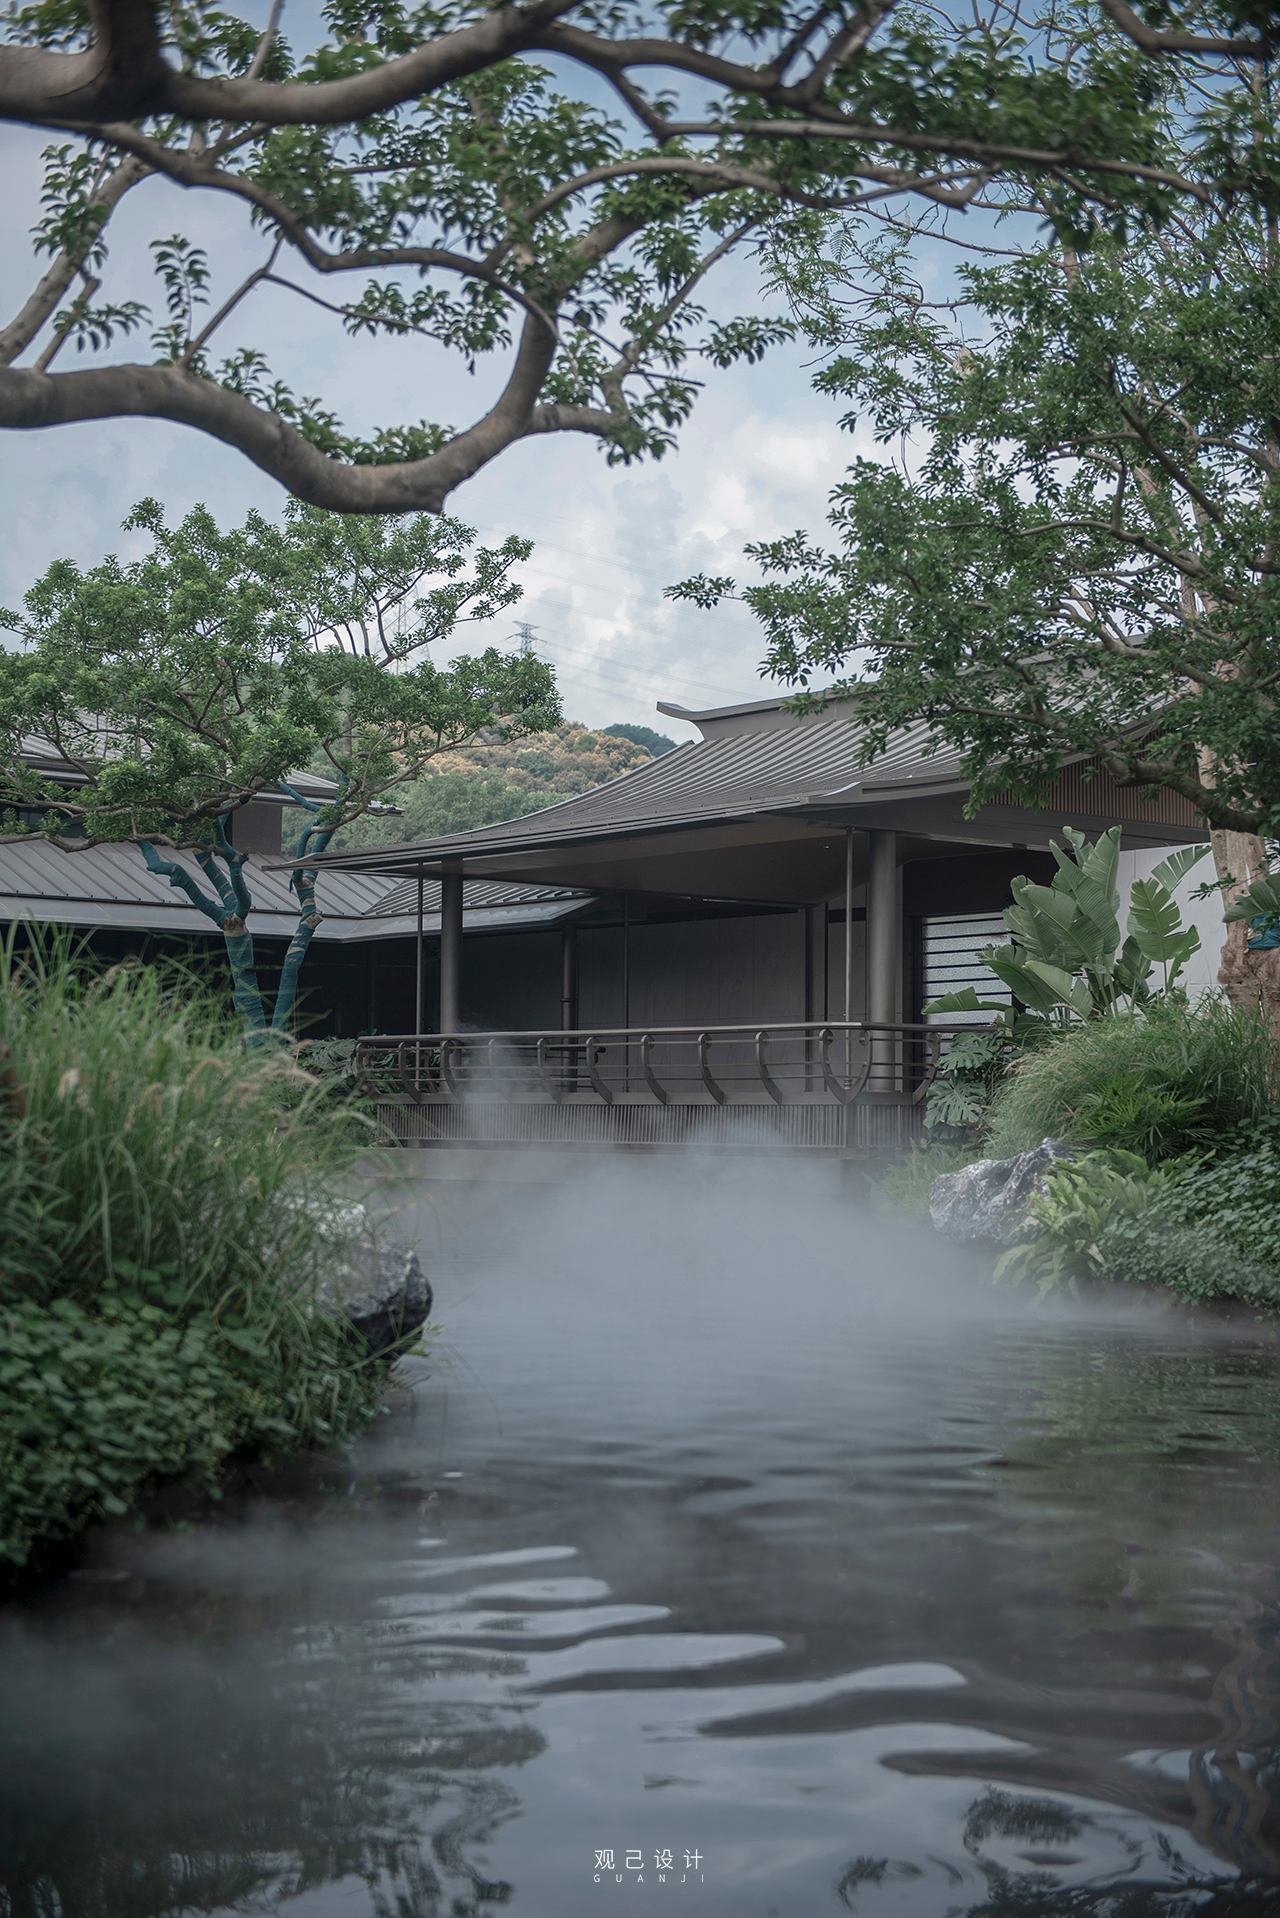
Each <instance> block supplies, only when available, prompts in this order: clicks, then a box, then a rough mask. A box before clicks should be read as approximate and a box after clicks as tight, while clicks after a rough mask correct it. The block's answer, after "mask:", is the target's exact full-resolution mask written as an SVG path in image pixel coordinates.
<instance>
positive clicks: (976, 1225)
mask: <svg viewBox="0 0 1280 1918" xmlns="http://www.w3.org/2000/svg"><path fill="white" fill-rule="evenodd" d="M1070 1157H1071V1148H1070V1147H1069V1146H1068V1145H1066V1144H1065V1143H1064V1142H1063V1141H1062V1140H1061V1139H1045V1140H1043V1141H1042V1142H1041V1143H1040V1144H1039V1145H1038V1146H1033V1147H1032V1148H1031V1150H1030V1151H1029V1152H1020V1153H1019V1154H1018V1156H1017V1158H1016V1159H979V1160H978V1161H977V1163H976V1164H975V1165H967V1166H965V1167H964V1168H963V1169H962V1170H961V1171H959V1172H944V1173H943V1174H942V1175H941V1177H940V1178H937V1179H935V1180H934V1182H933V1184H932V1185H931V1186H930V1188H929V1216H930V1218H931V1219H932V1220H933V1224H934V1230H935V1231H936V1232H939V1233H941V1235H942V1237H943V1238H944V1239H951V1240H952V1241H953V1242H954V1243H956V1244H959V1245H964V1244H972V1243H974V1242H982V1241H985V1242H986V1243H987V1244H988V1245H1008V1244H1009V1242H1010V1240H1012V1239H1016V1238H1017V1236H1018V1234H1019V1233H1020V1232H1021V1231H1022V1229H1023V1227H1024V1226H1025V1224H1026V1211H1027V1207H1028V1206H1029V1205H1030V1203H1031V1201H1032V1199H1033V1198H1035V1196H1036V1194H1037V1193H1040V1192H1043V1191H1044V1190H1045V1174H1046V1173H1047V1172H1048V1170H1049V1168H1050V1166H1051V1165H1052V1164H1053V1163H1054V1161H1055V1159H1069V1158H1070Z"/></svg>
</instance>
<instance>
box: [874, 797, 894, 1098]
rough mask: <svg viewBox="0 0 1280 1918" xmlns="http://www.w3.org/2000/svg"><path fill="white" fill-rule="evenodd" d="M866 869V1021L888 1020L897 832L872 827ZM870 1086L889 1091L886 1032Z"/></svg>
mask: <svg viewBox="0 0 1280 1918" xmlns="http://www.w3.org/2000/svg"><path fill="white" fill-rule="evenodd" d="M867 838H868V840H869V841H870V848H869V849H870V855H871V864H870V871H869V872H868V875H867V1023H868V1025H873V1026H875V1025H892V1024H893V1023H894V1021H895V1019H896V1017H897V1011H898V946H899V926H898V856H897V855H898V836H897V834H896V833H892V832H871V833H868V834H867ZM871 1056H872V1059H873V1060H874V1062H875V1063H874V1065H873V1067H872V1075H871V1086H870V1088H869V1089H870V1090H872V1091H875V1092H892V1091H893V1090H894V1089H895V1086H896V1073H895V1070H894V1066H895V1059H896V1047H895V1043H894V1041H893V1040H892V1039H891V1038H890V1037H889V1036H888V1034H886V1035H885V1036H884V1037H883V1038H881V1039H878V1040H875V1041H873V1044H872V1049H871Z"/></svg>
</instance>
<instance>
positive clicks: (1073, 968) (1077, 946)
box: [1013, 873, 1120, 972]
mask: <svg viewBox="0 0 1280 1918" xmlns="http://www.w3.org/2000/svg"><path fill="white" fill-rule="evenodd" d="M1082 877H1083V875H1082ZM1062 878H1063V875H1062V874H1061V873H1059V874H1058V875H1057V877H1056V878H1055V880H1054V883H1053V885H1052V886H1034V885H1032V884H1031V883H1030V882H1029V881H1026V880H1024V881H1022V882H1019V881H1018V880H1016V879H1015V880H1014V882H1013V890H1014V894H1015V896H1016V898H1017V900H1018V904H1019V905H1020V906H1021V908H1022V910H1023V913H1024V915H1026V916H1028V917H1030V919H1031V920H1032V921H1033V923H1034V924H1035V926H1036V941H1035V953H1034V956H1035V957H1036V958H1039V959H1043V960H1044V961H1045V963H1046V964H1047V965H1051V966H1063V967H1065V968H1066V969H1067V971H1068V972H1078V971H1079V969H1080V967H1081V966H1087V965H1089V964H1090V963H1091V962H1092V961H1093V960H1095V959H1098V958H1100V957H1101V955H1102V954H1103V953H1104V952H1107V951H1114V950H1115V948H1116V947H1117V946H1118V945H1119V944H1120V927H1119V924H1118V923H1117V921H1116V918H1115V915H1114V913H1112V912H1111V910H1110V908H1109V907H1108V905H1107V903H1106V900H1105V899H1104V898H1102V896H1101V894H1100V893H1099V892H1098V890H1097V888H1096V886H1093V887H1090V888H1089V892H1090V894H1091V898H1092V899H1096V901H1097V904H1098V911H1096V912H1095V911H1094V910H1093V909H1092V907H1091V905H1090V904H1086V903H1085V902H1084V901H1083V900H1081V899H1079V898H1077V897H1076V895H1075V893H1074V892H1072V891H1070V890H1068V887H1067V885H1066V884H1065V883H1064V884H1062V885H1059V883H1058V881H1059V880H1061V879H1062ZM1109 938H1110V944H1109V945H1108V939H1109Z"/></svg>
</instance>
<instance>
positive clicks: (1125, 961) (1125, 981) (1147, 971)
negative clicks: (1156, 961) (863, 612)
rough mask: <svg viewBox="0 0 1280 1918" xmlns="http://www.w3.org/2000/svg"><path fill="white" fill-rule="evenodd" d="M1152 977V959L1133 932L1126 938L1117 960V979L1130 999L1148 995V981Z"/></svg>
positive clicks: (1117, 982)
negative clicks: (1148, 956) (1143, 949)
mask: <svg viewBox="0 0 1280 1918" xmlns="http://www.w3.org/2000/svg"><path fill="white" fill-rule="evenodd" d="M1150 977H1151V961H1150V960H1149V959H1148V958H1147V956H1146V954H1145V953H1144V952H1143V951H1142V948H1141V947H1140V946H1139V944H1138V942H1137V940H1136V939H1135V938H1134V937H1133V935H1132V933H1131V934H1130V935H1129V937H1128V938H1127V939H1126V940H1125V942H1124V945H1123V947H1122V948H1121V952H1120V956H1119V958H1118V959H1117V960H1116V969H1115V980H1116V984H1117V985H1118V986H1119V988H1120V990H1121V992H1123V993H1124V994H1125V996H1126V997H1127V998H1130V999H1141V998H1146V997H1148V996H1149V995H1148V993H1147V981H1148V979H1150Z"/></svg>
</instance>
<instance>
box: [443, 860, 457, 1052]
mask: <svg viewBox="0 0 1280 1918" xmlns="http://www.w3.org/2000/svg"><path fill="white" fill-rule="evenodd" d="M461 1018H462V872H461V869H460V868H459V869H455V870H454V871H453V872H446V873H445V874H444V876H443V877H442V879H441V881H440V1030H441V1032H456V1031H457V1030H458V1025H459V1022H460V1020H461Z"/></svg>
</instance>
